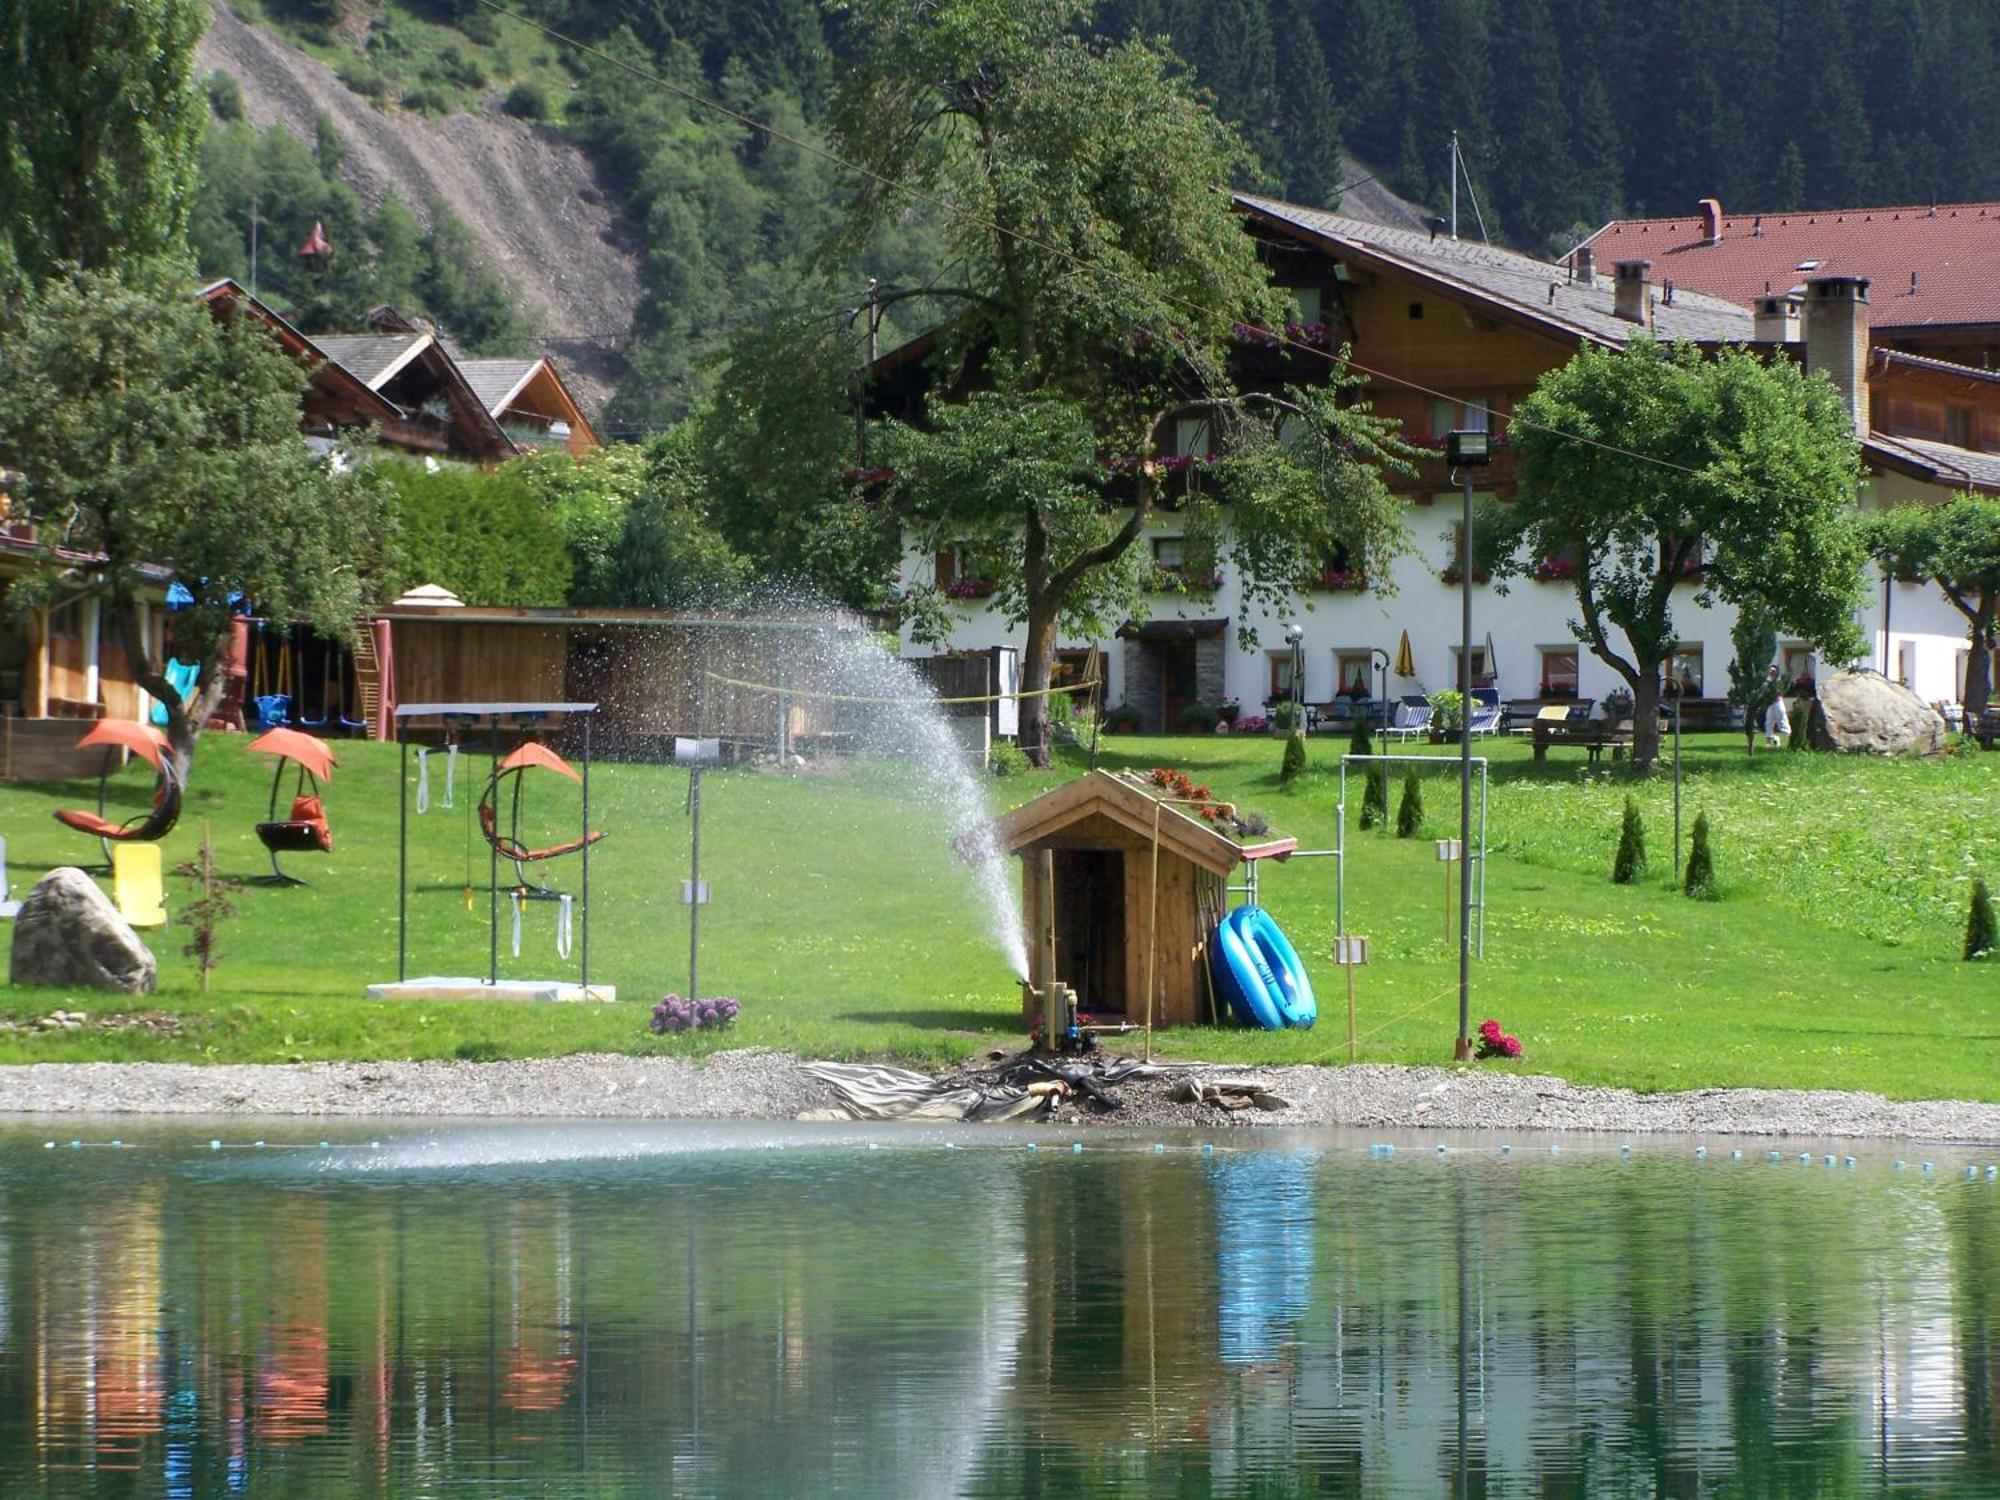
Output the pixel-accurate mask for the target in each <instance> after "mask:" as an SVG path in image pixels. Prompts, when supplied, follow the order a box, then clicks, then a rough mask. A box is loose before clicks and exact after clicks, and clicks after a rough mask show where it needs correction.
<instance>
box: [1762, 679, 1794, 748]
mask: <svg viewBox="0 0 2000 1500" xmlns="http://www.w3.org/2000/svg"><path fill="white" fill-rule="evenodd" d="M1768 682H1769V685H1770V688H1771V706H1770V707H1769V708H1767V709H1765V710H1764V738H1765V739H1767V740H1768V741H1770V743H1772V744H1773V745H1782V744H1784V743H1785V741H1786V740H1788V739H1790V738H1791V734H1792V711H1791V709H1790V708H1788V707H1787V706H1786V704H1785V684H1784V683H1782V682H1780V681H1779V680H1778V669H1777V668H1776V667H1772V668H1771V673H1770V677H1769V678H1768Z"/></svg>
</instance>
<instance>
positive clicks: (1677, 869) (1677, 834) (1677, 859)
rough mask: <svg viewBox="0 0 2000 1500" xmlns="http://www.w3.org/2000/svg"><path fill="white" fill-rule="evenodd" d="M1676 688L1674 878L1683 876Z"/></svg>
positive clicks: (1676, 692)
mask: <svg viewBox="0 0 2000 1500" xmlns="http://www.w3.org/2000/svg"><path fill="white" fill-rule="evenodd" d="M1673 688H1674V879H1676V880H1679V879H1680V878H1681V688H1680V684H1679V683H1678V682H1676V683H1675V684H1674V685H1673Z"/></svg>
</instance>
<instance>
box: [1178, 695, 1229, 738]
mask: <svg viewBox="0 0 2000 1500" xmlns="http://www.w3.org/2000/svg"><path fill="white" fill-rule="evenodd" d="M1220 717H1221V714H1220V713H1219V712H1218V711H1217V709H1216V706H1215V705H1214V704H1213V703H1190V704H1189V705H1188V706H1187V707H1186V708H1184V709H1182V710H1181V715H1180V725H1181V728H1183V729H1188V730H1192V731H1193V732H1195V733H1196V734H1209V733H1211V732H1213V731H1214V729H1215V721H1216V720H1217V719H1218V718H1220Z"/></svg>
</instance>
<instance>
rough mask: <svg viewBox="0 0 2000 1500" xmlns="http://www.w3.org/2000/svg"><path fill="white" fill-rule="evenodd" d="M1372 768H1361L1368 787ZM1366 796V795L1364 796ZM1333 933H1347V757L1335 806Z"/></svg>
mask: <svg viewBox="0 0 2000 1500" xmlns="http://www.w3.org/2000/svg"><path fill="white" fill-rule="evenodd" d="M1370 769H1371V767H1370V766H1369V765H1368V764H1367V763H1366V762H1364V763H1363V764H1362V768H1361V777H1362V785H1363V786H1366V785H1367V778H1368V773H1369V771H1370ZM1364 795H1365V794H1364ZM1333 931H1334V936H1336V937H1343V936H1345V935H1346V933H1347V757H1346V756H1344V755H1343V756H1341V758H1340V800H1339V801H1338V802H1336V803H1334V804H1333Z"/></svg>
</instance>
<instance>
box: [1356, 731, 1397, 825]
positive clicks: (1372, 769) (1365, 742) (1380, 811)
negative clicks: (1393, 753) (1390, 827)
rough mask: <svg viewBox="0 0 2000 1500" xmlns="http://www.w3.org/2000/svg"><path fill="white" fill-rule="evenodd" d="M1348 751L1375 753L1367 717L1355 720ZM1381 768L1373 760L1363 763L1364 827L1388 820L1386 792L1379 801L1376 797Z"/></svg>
mask: <svg viewBox="0 0 2000 1500" xmlns="http://www.w3.org/2000/svg"><path fill="white" fill-rule="evenodd" d="M1347 753H1348V754H1349V755H1373V754H1374V753H1375V742H1374V740H1373V739H1372V738H1371V737H1370V736H1369V733H1368V721H1367V720H1366V719H1356V720H1355V721H1354V733H1353V734H1352V735H1351V736H1350V737H1349V738H1348V741H1347ZM1379 769H1380V768H1379V767H1378V766H1376V765H1375V764H1374V763H1373V762H1372V761H1363V762H1362V763H1361V771H1362V786H1363V791H1362V793H1361V826H1362V827H1363V828H1373V827H1375V826H1376V825H1377V824H1380V823H1384V822H1387V821H1388V817H1389V803H1388V797H1387V795H1386V793H1385V794H1384V795H1383V796H1382V798H1381V799H1380V801H1379V803H1378V800H1377V798H1376V792H1375V786H1376V772H1377V771H1378V770H1379Z"/></svg>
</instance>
